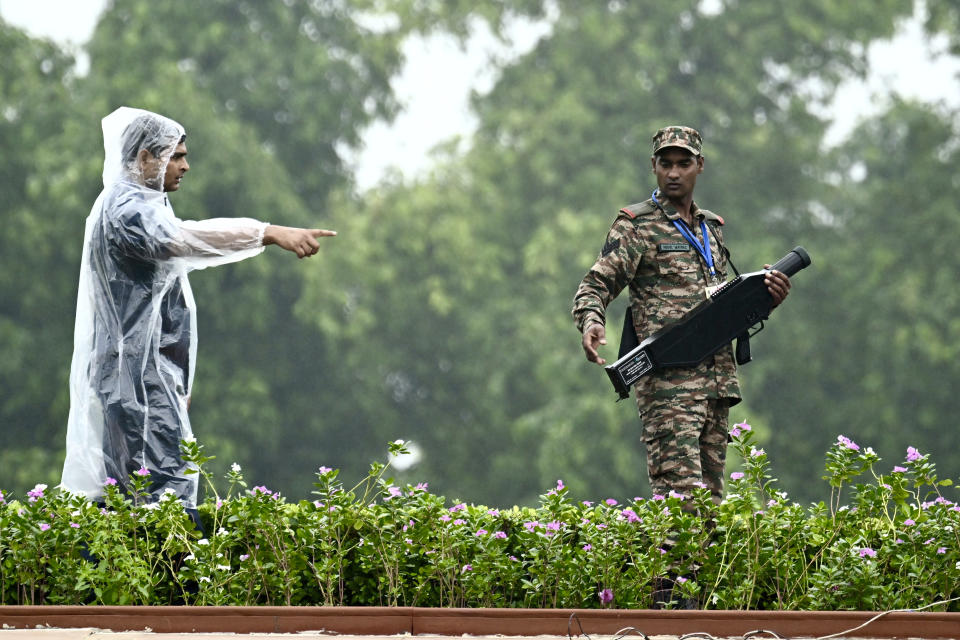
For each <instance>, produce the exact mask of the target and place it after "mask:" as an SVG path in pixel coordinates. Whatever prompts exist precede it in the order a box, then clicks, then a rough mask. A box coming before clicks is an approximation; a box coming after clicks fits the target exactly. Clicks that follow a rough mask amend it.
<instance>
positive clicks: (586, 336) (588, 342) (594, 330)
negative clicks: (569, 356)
mask: <svg viewBox="0 0 960 640" xmlns="http://www.w3.org/2000/svg"><path fill="white" fill-rule="evenodd" d="M582 343H583V352H584V353H585V354H586V356H587V360H589V361H590V362H596V363H597V364H600V365H603V364H606V363H607V361H606V360H604V359H603V358H601V357H600V354H599V353H597V349H598V348H599V347H600V346H601V345H605V344H607V332H606V330H605V329H604V328H603V325H602V324H599V323H596V322H595V323H593V324H591V325H590V326H588V327H587V328H586V330H585V331H584V332H583V340H582Z"/></svg>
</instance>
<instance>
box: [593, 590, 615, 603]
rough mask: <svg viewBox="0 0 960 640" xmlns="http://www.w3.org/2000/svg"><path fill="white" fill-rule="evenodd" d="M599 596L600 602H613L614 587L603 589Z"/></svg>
mask: <svg viewBox="0 0 960 640" xmlns="http://www.w3.org/2000/svg"><path fill="white" fill-rule="evenodd" d="M597 596H598V597H599V598H600V604H610V603H611V602H613V589H601V590H600V593H598V594H597Z"/></svg>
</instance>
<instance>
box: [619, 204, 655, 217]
mask: <svg viewBox="0 0 960 640" xmlns="http://www.w3.org/2000/svg"><path fill="white" fill-rule="evenodd" d="M656 210H657V206H656V205H655V204H653V200H645V201H644V202H638V203H636V204H631V205H630V206H627V207H624V208H623V209H620V213H622V214H623V215H625V216H627V217H628V218H630V219H631V220H632V219H634V218H636V217H637V216H645V215H648V214H651V213H653V212H654V211H656Z"/></svg>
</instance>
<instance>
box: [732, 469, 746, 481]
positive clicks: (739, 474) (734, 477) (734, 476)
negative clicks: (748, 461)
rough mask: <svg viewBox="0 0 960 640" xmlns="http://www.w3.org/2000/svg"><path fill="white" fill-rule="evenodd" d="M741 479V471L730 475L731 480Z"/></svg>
mask: <svg viewBox="0 0 960 640" xmlns="http://www.w3.org/2000/svg"><path fill="white" fill-rule="evenodd" d="M741 478H743V471H734V472H733V473H731V474H730V479H731V480H740V479H741Z"/></svg>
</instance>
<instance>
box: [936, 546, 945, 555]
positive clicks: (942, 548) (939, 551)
mask: <svg viewBox="0 0 960 640" xmlns="http://www.w3.org/2000/svg"><path fill="white" fill-rule="evenodd" d="M946 552H947V548H946V547H940V548H939V549H937V553H939V554H944V553H946Z"/></svg>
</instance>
